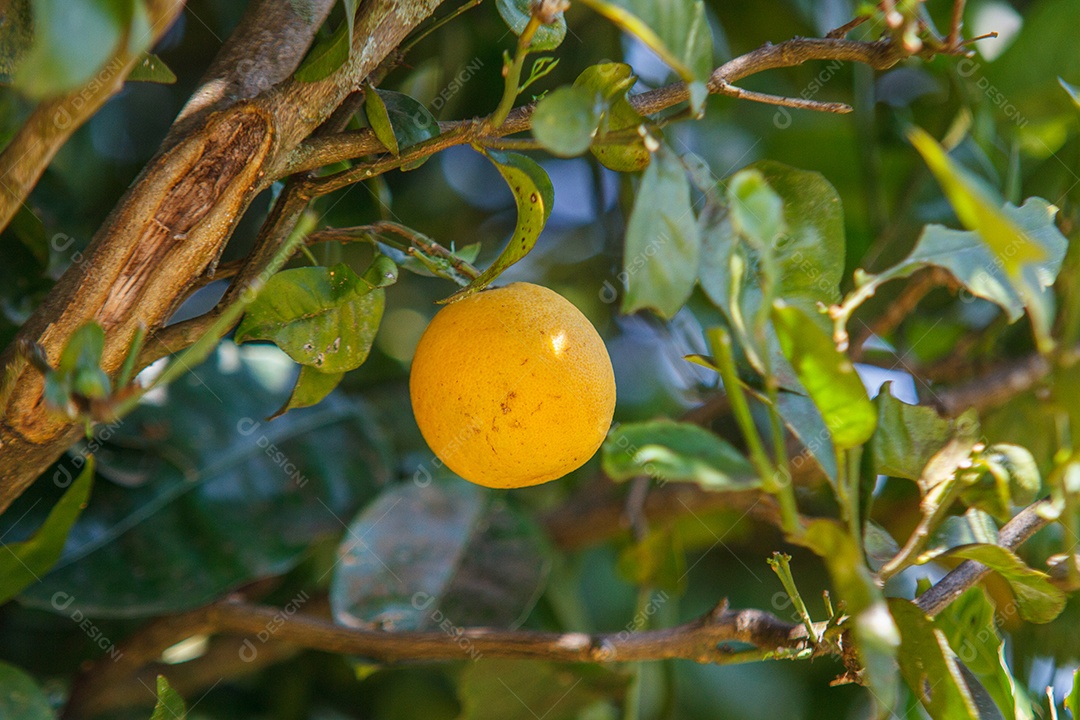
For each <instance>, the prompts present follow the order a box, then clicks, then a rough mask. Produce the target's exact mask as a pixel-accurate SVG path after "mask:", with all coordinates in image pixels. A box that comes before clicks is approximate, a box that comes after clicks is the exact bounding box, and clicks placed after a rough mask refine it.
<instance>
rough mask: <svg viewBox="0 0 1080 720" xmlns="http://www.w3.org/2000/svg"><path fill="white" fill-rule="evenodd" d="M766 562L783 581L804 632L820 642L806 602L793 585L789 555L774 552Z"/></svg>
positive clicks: (816, 641) (793, 578) (793, 579)
mask: <svg viewBox="0 0 1080 720" xmlns="http://www.w3.org/2000/svg"><path fill="white" fill-rule="evenodd" d="M767 562H768V563H769V567H771V568H772V570H773V572H774V573H776V575H777V577H779V578H780V582H781V583H783V585H784V592H786V593H787V594H788V597H789V598H791V602H792V604H793V605H794V606H795V612H797V613H799V618H800V619H801V620H802V623H803V625H805V626H806V632H807V633H808V634H809V636H810V637H811V638H813V640H814V643H815V644H816V643H818V642H820V640H821V638H820V636H819V635H818V632H817V630H816V629H815V628H814V621H813V620H811V619H810V613H809V611H807V609H806V603H804V602H803V599H802V595H800V594H799V588H797V587H796V586H795V577H794V576H793V575H792V574H791V556H790V555H787V554H785V553H779V552H774V553H773V556H772V557H771V558H769V559H768V560H767Z"/></svg>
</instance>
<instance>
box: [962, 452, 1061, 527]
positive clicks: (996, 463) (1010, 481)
mask: <svg viewBox="0 0 1080 720" xmlns="http://www.w3.org/2000/svg"><path fill="white" fill-rule="evenodd" d="M973 460H974V465H973V466H972V468H971V469H970V470H967V471H966V472H964V474H963V478H964V481H965V483H966V484H967V487H965V488H964V490H963V493H962V494H961V496H960V499H961V501H963V502H964V503H965V504H966V505H969V506H971V507H977V508H980V509H982V510H985V511H986V512H988V513H990V514H991V515H993V516H994V517H996V518H997V519H999V520H1001V521H1002V522H1008V520H1009V518H1011V517H1012V508H1013V507H1014V506H1019V507H1023V506H1025V505H1029V504H1030V503H1032V502H1034V501H1035V499H1036V498H1037V497H1038V496H1039V490H1040V489H1041V487H1042V478H1041V476H1040V474H1039V467H1038V464H1037V463H1036V462H1035V458H1034V457H1033V456H1032V454H1031V452H1030V451H1028V450H1027V449H1026V448H1023V447H1020V446H1019V445H1011V444H1009V443H998V444H995V445H991V446H990V447H988V448H986V449H985V450H982V451H981V452H978V453H976V454H975V455H974V458H973Z"/></svg>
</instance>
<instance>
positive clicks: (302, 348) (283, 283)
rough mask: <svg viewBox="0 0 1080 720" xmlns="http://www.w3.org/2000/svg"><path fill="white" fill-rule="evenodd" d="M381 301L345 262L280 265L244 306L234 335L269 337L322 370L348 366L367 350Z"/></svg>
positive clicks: (358, 361)
mask: <svg viewBox="0 0 1080 720" xmlns="http://www.w3.org/2000/svg"><path fill="white" fill-rule="evenodd" d="M384 302H385V301H384V292H383V290H382V289H381V288H378V287H373V284H372V283H371V282H368V281H367V280H365V279H364V278H361V277H360V276H358V275H357V274H356V273H354V272H353V271H352V269H351V268H349V266H348V265H345V264H344V263H341V264H338V265H335V266H334V267H332V268H326V267H309V268H295V269H292V270H283V271H281V272H279V273H277V274H276V275H274V276H273V277H271V278H270V279H269V280H268V281H267V283H266V288H265V290H264V291H263V292H261V293H259V296H258V298H256V299H255V301H254V302H253V303H252V304H251V305H250V307H248V310H247V313H246V314H245V315H244V319H243V320H242V321H241V322H240V326H239V327H238V328H237V329H236V341H237V342H238V343H242V342H248V341H251V340H270V341H272V342H273V343H274V344H275V345H277V346H278V347H280V348H281V349H282V350H284V351H285V352H286V353H288V354H289V357H291V358H292V359H293V360H295V361H296V362H298V363H300V364H301V365H311V366H313V367H314V368H316V369H317V370H320V371H321V372H325V373H335V372H344V371H348V370H352V369H354V368H357V367H359V366H360V365H362V364H363V362H364V360H366V359H367V356H368V353H369V352H370V351H371V344H372V342H373V341H374V339H375V333H376V332H377V331H378V329H379V322H380V321H381V320H382V313H383V304H384Z"/></svg>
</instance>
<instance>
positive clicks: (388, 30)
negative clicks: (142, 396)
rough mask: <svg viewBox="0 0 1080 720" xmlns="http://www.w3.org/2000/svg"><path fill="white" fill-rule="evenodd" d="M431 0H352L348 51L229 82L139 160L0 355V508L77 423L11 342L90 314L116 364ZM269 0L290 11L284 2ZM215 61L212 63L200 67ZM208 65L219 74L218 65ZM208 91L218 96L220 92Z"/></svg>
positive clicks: (254, 49) (243, 48)
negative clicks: (318, 74)
mask: <svg viewBox="0 0 1080 720" xmlns="http://www.w3.org/2000/svg"><path fill="white" fill-rule="evenodd" d="M440 2H441V0H418V1H417V2H411V3H408V4H404V5H402V4H400V3H396V2H392V1H391V0H375V1H373V2H366V3H363V5H362V7H361V9H360V11H359V12H358V14H357V17H356V22H355V30H354V36H353V54H352V57H351V58H350V59H349V60H348V61H346V63H345V64H344V65H342V67H341V68H339V69H338V70H337V71H335V72H334V73H332V74H331V75H330V76H329V77H327V78H325V79H324V80H320V81H318V82H312V83H301V82H297V81H294V80H286V81H284V82H281V83H279V84H278V85H276V86H274V87H273V88H270V89H268V90H266V91H264V92H262V93H260V94H258V95H257V96H256V97H254V98H251V99H243V95H244V94H245V93H246V92H250V88H248V89H247V90H244V89H243V86H242V85H241V87H240V89H239V90H237V92H238V93H239V96H240V98H241V99H239V100H238V101H237V102H234V103H233V104H231V105H228V104H225V105H224V106H222V105H221V104H218V105H214V104H213V103H211V105H213V107H214V108H215V111H214V112H212V113H209V114H207V115H206V116H205V121H204V122H200V123H198V124H197V125H196V126H195V127H193V128H191V129H190V131H184V132H182V133H177V137H174V139H173V142H171V144H167V145H166V146H165V147H164V148H163V150H162V151H161V152H160V153H159V154H158V155H157V156H156V157H155V158H154V159H153V160H151V161H150V163H149V164H148V166H147V168H146V170H144V172H143V174H142V175H141V176H140V178H139V179H138V181H137V182H136V183H135V184H134V185H133V186H132V187H131V188H130V189H129V190H128V192H127V193H126V194H125V195H124V197H123V198H122V199H121V200H120V202H119V204H118V205H117V207H116V208H115V209H114V210H113V212H112V213H111V214H110V215H109V217H108V218H107V219H106V221H105V223H104V224H103V225H102V227H101V228H100V229H99V230H98V232H97V233H96V234H95V236H94V238H93V240H92V241H91V245H90V247H89V249H88V250H87V251H86V253H85V256H86V258H87V262H85V263H81V264H78V265H75V266H72V267H70V268H69V269H68V271H67V272H66V273H64V275H63V277H62V278H61V279H60V281H59V282H58V283H57V284H56V287H55V288H54V289H53V291H52V292H51V293H50V295H49V297H48V299H47V300H46V301H45V302H44V303H43V304H42V305H41V306H40V307H39V308H38V309H37V310H36V311H35V313H34V315H33V316H32V317H31V318H30V319H29V320H28V321H27V322H26V324H25V325H24V326H23V328H22V329H21V331H20V333H19V337H18V338H17V340H16V341H15V342H14V343H12V345H11V346H9V347H8V349H7V350H6V351H5V352H4V354H3V355H2V356H0V364H2V365H3V366H4V367H5V373H4V376H3V378H2V379H0V398H4V401H5V402H4V406H3V407H2V408H0V512H2V511H3V510H4V509H6V508H7V506H8V505H9V504H10V503H11V501H12V500H13V499H14V498H15V497H17V496H18V495H19V493H21V492H22V490H23V489H24V488H25V487H26V486H27V485H28V484H29V483H30V482H31V481H32V480H33V479H34V478H36V477H37V476H38V475H39V474H40V473H41V472H42V471H43V470H44V469H45V468H46V467H48V465H49V463H51V462H52V461H53V460H55V459H56V458H57V457H58V456H59V455H60V454H61V453H62V452H63V451H64V450H65V449H66V448H67V447H69V446H70V445H71V443H72V442H73V441H74V440H75V438H76V437H77V434H78V427H77V426H76V425H73V424H71V423H69V422H67V421H65V420H64V419H62V418H60V417H58V416H56V415H53V414H50V413H48V412H47V411H46V409H45V407H44V405H43V399H42V387H43V383H42V377H41V375H40V374H39V373H37V372H36V371H35V370H33V369H29V368H27V367H25V364H21V363H17V362H14V361H15V360H16V354H17V353H16V349H15V348H16V347H17V344H18V343H19V342H20V341H22V342H32V343H37V344H39V345H40V346H41V347H42V348H43V349H44V352H45V355H46V357H47V358H48V360H49V362H50V363H53V364H55V363H56V361H57V359H58V357H59V355H60V351H61V349H62V348H63V345H64V343H65V342H66V340H67V339H68V337H70V335H71V333H72V332H74V330H75V329H76V328H78V327H80V326H81V325H83V324H84V323H86V322H87V321H89V320H96V321H98V322H99V323H100V324H101V325H102V326H103V327H104V329H105V335H106V341H105V350H104V354H103V358H102V367H103V368H104V369H105V370H106V372H109V373H115V372H116V370H117V369H118V368H119V367H120V364H121V363H122V360H123V357H124V355H125V354H126V352H127V349H128V347H129V345H130V342H131V339H132V337H133V336H134V334H135V332H136V330H137V328H138V327H139V326H140V325H145V326H146V327H148V328H149V329H150V330H151V332H153V331H154V330H156V329H158V328H160V327H161V326H162V325H164V323H165V321H166V320H167V319H168V317H169V315H170V314H171V313H172V311H173V310H174V309H175V306H176V304H177V301H178V298H182V297H183V296H184V294H185V292H186V289H187V288H188V287H189V286H191V285H192V284H193V283H195V282H197V281H198V278H199V277H200V276H201V275H202V274H203V273H205V272H207V271H209V270H212V268H213V265H214V263H215V262H216V260H217V258H218V257H219V256H220V254H221V251H222V249H223V248H224V246H225V243H226V242H227V241H228V238H229V237H230V235H231V234H232V231H233V228H234V227H235V225H236V223H237V221H238V220H239V218H240V217H241V216H242V215H243V213H244V211H245V210H246V208H247V206H248V204H249V203H250V202H251V200H252V199H253V198H254V197H255V195H257V194H258V193H259V192H260V191H261V190H262V189H264V188H265V187H266V186H267V185H268V184H269V182H270V181H271V178H273V177H276V176H277V175H279V174H280V168H281V167H282V166H283V165H284V164H285V158H287V157H288V156H289V155H290V154H291V153H292V152H293V150H294V149H295V147H296V146H297V144H298V143H299V142H300V141H301V140H303V139H304V138H306V137H308V136H309V135H311V133H312V132H313V131H314V130H315V129H316V128H317V127H318V126H319V125H320V124H321V123H322V122H323V121H325V120H326V119H327V117H329V116H330V114H331V113H332V112H333V111H334V109H335V108H337V107H338V105H340V104H341V102H342V101H343V100H344V99H345V98H346V97H347V96H348V95H349V94H350V93H351V92H352V91H354V90H355V89H356V88H357V87H358V86H359V84H360V83H361V81H362V80H363V79H364V77H366V76H367V75H368V74H369V73H371V72H373V71H374V70H375V69H376V68H377V67H378V66H379V64H380V63H381V62H382V60H383V59H384V58H385V57H386V56H387V55H388V54H389V53H390V52H391V51H392V50H393V49H394V48H395V47H397V46H398V44H399V43H400V42H401V41H402V40H403V39H404V38H405V36H406V35H407V34H408V33H409V32H410V31H411V30H412V29H413V28H415V27H416V25H418V24H419V23H420V22H421V21H422V20H424V19H425V18H426V17H427V16H428V15H430V14H431V12H432V11H433V10H434V9H435V8H436V7H437V6H438V5H439V3H440ZM260 4H261V3H260ZM278 4H279V5H281V6H282V8H286V7H287V8H290V10H289V12H293V11H292V10H291V8H292V7H293V5H294V4H292V3H278ZM309 27H310V26H309ZM271 30H273V28H271ZM286 30H288V34H287V36H286V37H284V38H283V39H282V42H283V43H285V44H289V43H290V42H291V43H293V44H295V46H296V49H295V50H293V51H286V52H284V55H285V57H286V58H287V59H288V61H287V62H284V63H276V64H275V63H269V64H267V65H266V66H265V67H266V69H265V72H266V73H270V74H268V75H264V76H263V77H266V78H272V77H275V75H274V73H276V74H277V75H281V74H283V73H284V74H285V75H287V74H288V72H291V71H290V70H288V68H290V67H291V66H292V65H295V62H297V61H298V59H299V57H300V55H301V54H302V52H303V49H304V47H306V43H303V42H301V40H303V38H304V34H303V33H301V32H299V31H297V30H296V28H295V27H292V26H289V27H287V28H286ZM310 31H311V33H313V32H314V29H313V28H310ZM265 32H266V28H265V27H263V28H261V29H260V28H258V27H257V26H256V25H254V24H251V23H249V24H247V25H244V24H242V25H241V28H240V35H239V36H238V37H237V39H236V40H235V41H230V44H229V46H228V47H227V48H226V56H227V57H238V56H243V55H244V53H245V52H250V53H251V54H252V57H256V58H258V57H260V56H262V55H265V54H267V53H268V52H270V50H271V49H272V48H273V44H272V43H269V44H268V42H267V38H266V36H265ZM234 53H235V55H234ZM226 65H227V63H226ZM215 67H217V65H215ZM237 71H239V72H241V73H242V72H243V69H242V68H237ZM215 72H216V71H215V70H214V68H212V70H211V76H214V75H215ZM217 74H219V75H221V77H223V78H226V79H227V78H228V77H229V72H224V71H223V72H222V73H217ZM257 86H258V84H256V88H257ZM218 101H221V102H222V103H224V96H223V95H222V96H220V97H219V98H218ZM207 107H209V106H203V107H201V110H203V111H205V110H206V108H207ZM218 108H220V109H218ZM199 112H200V111H193V112H192V114H191V115H190V117H195V116H196V115H198V114H199Z"/></svg>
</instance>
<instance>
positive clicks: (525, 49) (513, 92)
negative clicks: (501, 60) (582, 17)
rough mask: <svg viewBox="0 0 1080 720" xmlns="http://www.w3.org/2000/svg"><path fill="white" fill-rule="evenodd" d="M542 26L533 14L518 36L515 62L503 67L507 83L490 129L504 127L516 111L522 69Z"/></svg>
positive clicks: (492, 118) (490, 120) (490, 122)
mask: <svg viewBox="0 0 1080 720" xmlns="http://www.w3.org/2000/svg"><path fill="white" fill-rule="evenodd" d="M541 24H542V23H541V22H540V18H539V17H538V16H537V15H535V14H533V15H532V16H530V17H529V22H528V23H527V24H526V25H525V29H524V30H522V31H521V35H519V36H518V43H517V51H516V52H515V53H514V59H513V61H511V62H510V63H509V64H504V65H503V70H504V73H505V75H506V82H505V85H504V86H503V95H502V99H501V100H499V105H498V106H497V107H496V108H495V112H493V113H491V117H490V118H488V122H487V125H488V127H489V128H490V129H492V130H494V129H495V128H497V127H499V126H500V125H502V124H503V121H505V120H506V116H507V115H509V114H510V111H511V110H513V109H514V101H515V100H517V96H518V86H519V85H520V84H521V68H522V66H523V65H524V64H525V56H526V55H528V54H529V45H531V44H532V39H533V35H535V34H536V31H537V30H539V29H540V25H541Z"/></svg>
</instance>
